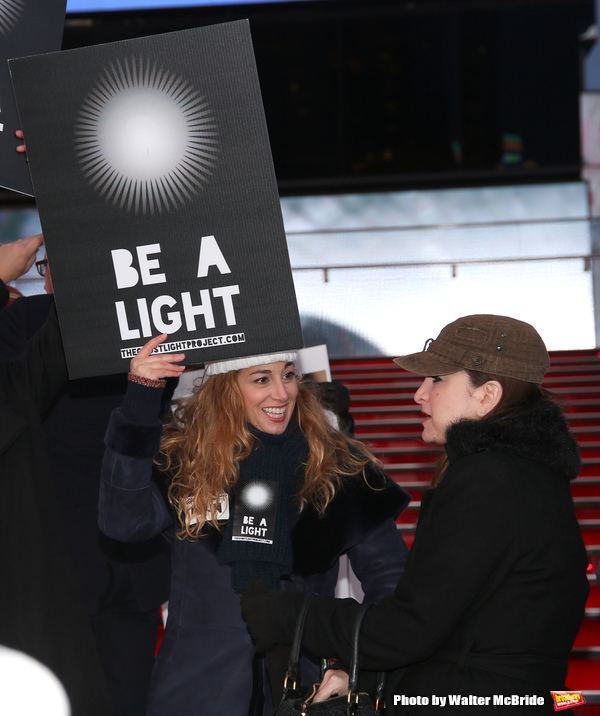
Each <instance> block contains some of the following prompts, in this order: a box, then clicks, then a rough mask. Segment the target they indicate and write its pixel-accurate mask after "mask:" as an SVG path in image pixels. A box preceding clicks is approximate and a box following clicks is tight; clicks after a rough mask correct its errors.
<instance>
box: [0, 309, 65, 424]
mask: <svg viewBox="0 0 600 716" xmlns="http://www.w3.org/2000/svg"><path fill="white" fill-rule="evenodd" d="M6 375H7V380H9V381H10V382H11V385H12V389H13V390H14V392H15V394H16V395H18V394H19V393H22V394H23V395H26V396H27V399H29V400H33V401H34V402H36V403H37V404H38V405H39V407H40V414H42V413H44V412H45V411H46V410H47V409H48V408H49V407H50V405H51V404H52V402H53V400H54V399H55V397H56V396H57V394H58V393H59V391H60V390H61V389H62V388H63V387H64V386H65V385H66V384H67V381H68V374H67V364H66V361H65V354H64V350H63V345H62V338H61V335H60V328H59V324H58V316H57V315H56V309H55V308H52V310H51V311H50V314H49V316H48V320H47V321H46V323H45V324H44V326H43V327H42V329H41V330H40V331H38V333H36V335H35V336H34V337H33V338H32V339H31V340H30V341H28V342H27V343H26V345H25V351H24V354H23V356H22V357H21V358H20V359H18V360H14V361H11V362H9V363H8V365H7V372H6Z"/></svg>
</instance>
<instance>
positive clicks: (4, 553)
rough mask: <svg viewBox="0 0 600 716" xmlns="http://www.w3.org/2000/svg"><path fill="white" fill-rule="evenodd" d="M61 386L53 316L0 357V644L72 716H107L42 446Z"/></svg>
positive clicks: (62, 375)
mask: <svg viewBox="0 0 600 716" xmlns="http://www.w3.org/2000/svg"><path fill="white" fill-rule="evenodd" d="M19 300H22V299H19ZM15 303H16V302H15ZM14 305H15V304H13V306H14ZM11 308H12V306H10V307H8V308H4V309H3V310H2V311H1V312H0V317H4V316H5V314H6V313H7V312H9V311H10V310H11ZM66 382H67V368H66V363H65V358H64V353H63V349H62V342H61V337H60V331H59V327H58V320H57V316H56V312H55V311H54V310H52V311H51V312H50V316H49V318H48V321H47V324H46V325H45V326H44V328H43V329H42V330H41V331H39V332H38V333H37V334H36V336H35V337H34V338H33V339H32V340H31V341H29V342H28V343H27V345H26V346H25V348H24V351H23V354H22V356H21V357H20V358H19V359H18V360H13V361H8V362H7V361H0V475H1V477H2V479H1V482H0V484H1V489H2V496H1V499H0V574H2V589H0V644H1V645H3V646H5V647H8V648H10V649H14V650H18V651H21V652H24V653H25V654H27V655H28V656H31V657H33V658H34V659H36V660H37V661H39V662H41V663H42V664H44V665H45V666H46V667H48V668H49V669H50V670H51V671H52V672H53V673H54V674H55V676H56V677H57V678H58V679H59V681H60V682H61V683H62V685H63V687H64V688H65V690H66V692H67V696H68V698H69V702H70V709H71V716H112V713H113V711H112V706H111V703H110V700H109V697H108V693H107V690H106V685H105V682H104V678H103V676H102V671H101V668H100V663H99V660H98V655H97V653H96V649H95V647H94V642H93V638H92V633H91V629H90V625H89V623H88V621H87V618H86V615H85V611H84V609H83V605H82V602H81V595H80V593H79V588H78V586H77V584H76V582H75V579H74V577H73V573H72V567H71V565H70V564H69V560H68V557H67V551H66V547H65V544H64V541H63V537H62V534H61V528H60V520H59V516H58V507H57V504H56V495H55V493H54V488H53V485H52V479H51V476H50V469H49V465H48V458H47V455H46V451H45V449H44V436H43V431H42V415H43V414H44V413H45V411H46V410H47V409H48V408H49V407H50V405H51V404H52V401H53V399H54V398H55V396H56V395H57V393H58V391H59V390H61V388H62V387H63V386H64V385H65V384H66Z"/></svg>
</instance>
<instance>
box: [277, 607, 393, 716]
mask: <svg viewBox="0 0 600 716" xmlns="http://www.w3.org/2000/svg"><path fill="white" fill-rule="evenodd" d="M313 597H314V594H307V595H306V597H305V599H304V602H303V603H302V608H301V610H300V613H299V614H298V621H297V622H296V630H295V632H294V640H293V642H292V651H291V653H290V660H289V664H288V669H287V672H286V675H285V680H284V682H283V696H282V697H281V702H280V704H279V707H278V709H277V711H276V712H275V716H374V715H375V714H383V713H384V711H383V702H382V701H380V700H381V697H382V694H383V684H384V674H383V673H380V674H379V675H378V685H377V696H376V700H375V702H374V700H373V698H372V697H371V696H370V695H369V694H367V693H365V692H359V691H358V671H359V663H358V662H359V660H358V653H359V634H360V627H361V624H362V620H363V618H364V616H365V614H366V612H367V609H368V608H369V607H370V606H371V605H370V604H362V605H361V607H360V610H359V612H358V614H357V616H356V621H355V622H354V627H353V633H352V660H351V662H350V674H349V681H348V693H347V694H345V695H344V696H334V697H332V698H330V699H327V701H319V702H317V703H314V702H313V697H314V696H315V694H316V693H317V690H318V688H319V684H314V685H313V686H312V687H311V688H309V689H306V688H304V689H303V688H301V687H300V688H299V687H298V683H299V681H300V646H301V642H302V631H303V629H304V621H305V618H306V612H307V611H308V607H309V605H310V602H311V600H312V598H313Z"/></svg>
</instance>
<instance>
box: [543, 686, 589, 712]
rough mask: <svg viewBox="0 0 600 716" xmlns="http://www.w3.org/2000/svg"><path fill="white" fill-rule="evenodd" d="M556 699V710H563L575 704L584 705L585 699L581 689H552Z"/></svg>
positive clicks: (553, 696)
mask: <svg viewBox="0 0 600 716" xmlns="http://www.w3.org/2000/svg"><path fill="white" fill-rule="evenodd" d="M550 693H551V694H552V698H553V699H554V710H555V711H563V710H564V709H571V708H573V707H574V706H583V704H584V703H585V699H584V698H583V693H582V692H581V691H551V692H550Z"/></svg>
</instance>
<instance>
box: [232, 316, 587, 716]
mask: <svg viewBox="0 0 600 716" xmlns="http://www.w3.org/2000/svg"><path fill="white" fill-rule="evenodd" d="M395 362H396V363H397V364H398V365H400V366H401V367H403V368H406V369H407V370H410V371H412V372H414V373H416V374H418V375H423V376H426V377H425V378H424V380H423V384H422V385H421V387H420V388H419V389H418V390H417V392H416V394H415V401H416V402H417V403H418V404H419V405H421V407H422V412H423V416H424V418H423V439H424V440H425V441H426V442H434V443H439V444H443V445H444V446H445V449H446V455H445V456H444V458H443V459H442V461H441V462H440V464H439V466H438V469H437V472H436V476H435V481H434V489H431V490H428V491H426V492H425V493H424V494H423V498H422V504H421V511H420V514H419V522H418V527H417V532H416V536H415V540H414V543H413V546H412V548H411V550H410V553H409V558H408V561H407V565H406V570H405V573H404V575H403V576H402V577H401V578H400V581H399V582H398V585H397V587H396V590H395V593H394V595H393V596H390V597H386V598H385V599H384V600H383V601H382V602H380V603H379V604H377V605H375V606H373V607H372V608H371V609H370V610H369V612H368V613H367V615H366V617H365V620H364V622H363V627H362V630H361V644H360V650H361V654H360V656H361V667H362V668H364V669H366V670H369V671H378V670H384V671H387V672H388V679H387V686H386V701H387V707H388V709H389V710H390V712H391V713H392V714H395V715H396V714H413V713H419V714H421V713H423V714H429V713H431V714H439V712H440V711H439V710H440V707H444V713H460V714H462V713H469V714H479V713H481V714H489V713H490V712H492V713H493V712H494V711H495V710H497V711H501V712H502V713H506V712H508V711H510V709H511V708H514V710H515V712H518V713H519V714H525V713H530V712H531V713H548V714H550V713H553V712H554V706H553V703H554V702H553V698H552V695H551V691H553V690H554V691H561V690H565V688H566V687H565V679H566V676H567V660H568V657H569V654H570V651H571V648H572V646H573V642H574V640H575V637H576V635H577V632H578V630H579V627H580V625H581V621H582V618H583V615H584V609H585V602H586V599H587V595H588V591H589V586H588V582H587V578H586V567H587V559H586V553H585V548H584V544H583V540H582V537H581V533H580V530H579V526H578V523H577V519H576V517H575V512H574V508H573V501H572V498H571V492H570V484H569V481H570V480H572V479H573V478H575V477H576V476H577V474H578V471H579V467H580V458H579V453H578V448H577V444H576V441H575V439H574V438H573V436H572V435H571V434H570V433H569V430H568V428H567V425H566V422H565V420H564V418H563V416H562V414H561V411H560V409H559V408H558V406H557V405H556V403H555V402H554V401H553V400H552V398H551V396H550V395H549V394H548V393H547V392H546V391H545V390H544V389H543V388H542V387H541V386H540V383H541V381H542V378H543V376H544V374H545V372H546V370H547V368H548V365H549V360H548V353H547V351H546V347H545V346H544V343H543V341H542V339H541V338H540V336H539V335H538V333H537V332H536V331H535V329H534V328H533V327H532V326H530V325H529V324H527V323H523V322H522V321H518V320H515V319H513V318H507V317H504V316H492V315H475V316H466V317H464V318H460V319H458V320H457V321H454V322H453V323H451V324H449V325H448V326H446V327H445V328H444V329H443V330H442V332H441V333H440V335H439V336H438V338H437V339H436V340H429V341H428V342H427V343H426V346H425V349H424V350H423V351H422V352H420V353H415V354H412V355H407V356H402V357H400V358H396V360H395ZM299 606H300V599H299V598H298V597H297V595H289V594H282V593H281V592H277V591H273V590H266V589H265V587H264V585H260V584H252V585H250V588H249V590H248V592H247V593H246V594H245V595H244V597H243V599H242V611H243V615H244V618H245V619H246V621H247V623H248V626H249V629H250V633H251V634H252V635H253V636H254V637H255V638H256V640H257V647H258V648H259V649H261V650H268V649H269V648H271V647H272V646H273V644H281V643H288V642H289V640H290V638H291V632H292V630H293V627H294V623H295V615H296V614H297V612H298V609H299ZM358 608H359V605H358V604H356V603H355V602H353V601H352V600H336V599H333V598H326V597H315V598H314V599H313V601H312V602H311V605H310V608H309V611H308V616H307V623H306V627H305V630H304V638H303V644H304V645H305V646H306V647H308V648H309V649H310V650H311V651H312V652H314V653H316V654H319V655H321V656H336V657H338V658H339V659H340V660H341V662H342V663H345V664H346V665H347V664H348V661H349V654H350V638H349V635H350V629H349V625H351V624H352V623H353V621H354V617H355V614H356V613H357V610H358ZM328 674H331V672H328ZM326 676H327V675H326ZM341 681H342V678H341V677H340V676H339V672H337V674H335V675H333V676H328V679H327V682H325V681H324V683H323V685H322V687H321V694H320V698H327V697H328V696H329V695H330V694H331V693H333V692H336V691H340V689H341V688H342V686H341V685H340V682H341ZM572 688H577V684H573V685H572ZM467 707H468V708H467Z"/></svg>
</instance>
